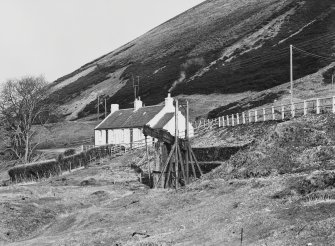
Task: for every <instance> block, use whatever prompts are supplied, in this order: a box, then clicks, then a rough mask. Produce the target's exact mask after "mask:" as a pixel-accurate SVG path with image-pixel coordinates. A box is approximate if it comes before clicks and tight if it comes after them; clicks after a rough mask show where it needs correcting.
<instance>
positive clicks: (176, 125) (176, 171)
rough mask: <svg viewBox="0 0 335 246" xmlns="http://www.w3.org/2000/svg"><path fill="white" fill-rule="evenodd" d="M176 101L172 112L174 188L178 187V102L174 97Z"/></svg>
mask: <svg viewBox="0 0 335 246" xmlns="http://www.w3.org/2000/svg"><path fill="white" fill-rule="evenodd" d="M175 102H176V106H175V113H174V117H175V136H174V137H175V146H176V148H175V151H176V152H175V174H176V180H175V181H176V189H178V188H179V163H178V148H177V145H178V131H179V130H178V111H179V104H178V99H175Z"/></svg>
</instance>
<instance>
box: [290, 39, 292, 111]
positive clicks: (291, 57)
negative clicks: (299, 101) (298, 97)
mask: <svg viewBox="0 0 335 246" xmlns="http://www.w3.org/2000/svg"><path fill="white" fill-rule="evenodd" d="M290 81H291V105H293V45H292V44H291V45H290Z"/></svg>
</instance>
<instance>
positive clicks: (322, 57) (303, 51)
mask: <svg viewBox="0 0 335 246" xmlns="http://www.w3.org/2000/svg"><path fill="white" fill-rule="evenodd" d="M293 48H294V49H295V50H298V51H300V52H302V53H304V54H307V55H310V56H313V57H316V58H321V59H325V60H329V61H333V62H335V59H333V58H330V57H325V56H320V55H317V54H314V53H310V52H308V51H305V50H302V49H299V48H297V47H295V46H293Z"/></svg>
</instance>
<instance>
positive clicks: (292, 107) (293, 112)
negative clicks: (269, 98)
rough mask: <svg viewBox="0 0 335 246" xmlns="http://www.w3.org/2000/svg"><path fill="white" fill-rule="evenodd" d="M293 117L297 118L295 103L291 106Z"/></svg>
mask: <svg viewBox="0 0 335 246" xmlns="http://www.w3.org/2000/svg"><path fill="white" fill-rule="evenodd" d="M291 115H292V118H294V117H295V106H294V103H292V104H291Z"/></svg>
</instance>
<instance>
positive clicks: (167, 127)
mask: <svg viewBox="0 0 335 246" xmlns="http://www.w3.org/2000/svg"><path fill="white" fill-rule="evenodd" d="M185 122H186V117H184V115H183V114H182V113H181V112H178V132H179V137H181V138H184V137H185V130H186V129H185V128H186V127H185ZM188 128H189V137H193V136H194V128H193V126H192V124H191V123H188ZM163 129H165V130H167V131H169V132H170V133H171V134H172V135H173V136H174V135H175V117H172V119H171V120H170V121H169V122H168V123H167V124H166V125H165V126H164V128H163Z"/></svg>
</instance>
